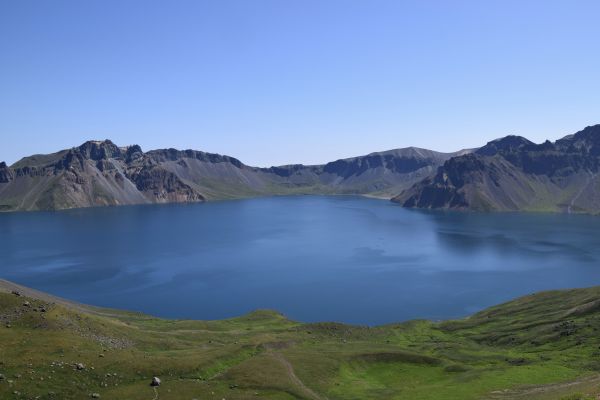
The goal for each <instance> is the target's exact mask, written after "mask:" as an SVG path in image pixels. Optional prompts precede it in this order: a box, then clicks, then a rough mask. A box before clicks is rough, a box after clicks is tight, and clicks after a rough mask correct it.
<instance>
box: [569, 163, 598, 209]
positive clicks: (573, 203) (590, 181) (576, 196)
mask: <svg viewBox="0 0 600 400" xmlns="http://www.w3.org/2000/svg"><path fill="white" fill-rule="evenodd" d="M589 174H590V176H589V177H588V180H587V182H586V184H585V185H584V186H583V187H582V188H581V190H580V191H579V192H578V193H577V194H576V195H575V197H573V199H572V200H571V203H569V206H568V207H567V214H571V213H572V212H573V206H574V205H575V202H576V201H577V200H579V198H580V197H581V195H582V194H583V192H585V189H587V188H588V187H589V186H590V184H591V183H592V181H593V180H594V179H596V174H592V173H591V172H590V173H589Z"/></svg>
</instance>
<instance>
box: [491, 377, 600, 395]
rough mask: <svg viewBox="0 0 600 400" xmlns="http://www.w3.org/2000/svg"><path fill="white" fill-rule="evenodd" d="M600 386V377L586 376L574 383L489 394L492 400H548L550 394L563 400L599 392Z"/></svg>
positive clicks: (527, 387) (553, 384)
mask: <svg viewBox="0 0 600 400" xmlns="http://www.w3.org/2000/svg"><path fill="white" fill-rule="evenodd" d="M598 385H600V375H592V376H586V377H584V378H580V379H577V380H574V381H569V382H563V383H551V384H548V385H538V386H526V387H522V388H516V389H506V390H499V391H495V392H492V393H490V394H489V396H488V397H487V399H490V400H508V399H527V400H533V399H538V398H544V399H546V398H548V397H547V396H548V395H549V394H555V395H556V398H557V399H559V398H562V397H563V396H565V395H568V394H569V393H572V392H573V391H581V392H584V391H586V389H587V390H589V389H592V388H593V389H595V390H598Z"/></svg>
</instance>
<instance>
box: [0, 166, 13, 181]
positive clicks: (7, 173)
mask: <svg viewBox="0 0 600 400" xmlns="http://www.w3.org/2000/svg"><path fill="white" fill-rule="evenodd" d="M14 178H15V173H14V172H13V170H12V169H10V168H9V167H8V166H7V165H6V163H5V162H0V183H8V182H11V181H12V180H13V179H14Z"/></svg>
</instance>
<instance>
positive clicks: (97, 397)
mask: <svg viewBox="0 0 600 400" xmlns="http://www.w3.org/2000/svg"><path fill="white" fill-rule="evenodd" d="M99 398H100V394H99V393H92V399H99Z"/></svg>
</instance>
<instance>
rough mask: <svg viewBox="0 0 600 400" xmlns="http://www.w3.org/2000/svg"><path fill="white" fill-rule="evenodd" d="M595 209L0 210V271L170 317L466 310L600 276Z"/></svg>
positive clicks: (253, 204) (274, 202) (396, 317)
mask: <svg viewBox="0 0 600 400" xmlns="http://www.w3.org/2000/svg"><path fill="white" fill-rule="evenodd" d="M599 233H600V217H592V216H583V215H562V214H561V215H557V214H525V213H524V214H518V213H514V214H512V213H511V214H506V213H503V214H479V213H458V212H423V211H414V210H406V209H403V208H401V207H400V206H398V205H395V204H392V203H391V202H388V201H383V200H375V199H366V198H360V197H342V196H338V197H327V196H323V197H321V196H297V197H270V198H260V199H251V200H239V201H225V202H215V203H207V204H189V205H163V206H131V207H117V208H96V209H81V210H72V211H61V212H39V213H10V214H0V277H2V278H4V279H8V280H11V281H15V282H18V283H21V284H23V285H27V286H30V287H33V288H36V289H40V290H43V291H47V292H49V293H52V294H55V295H58V296H62V297H66V298H69V299H73V300H76V301H79V302H83V303H88V304H93V305H98V306H106V307H115V308H123V309H130V310H137V311H143V312H146V313H150V314H153V315H157V316H162V317H170V318H196V319H219V318H225V317H232V316H237V315H241V314H244V313H246V312H249V311H252V310H255V309H259V308H270V309H276V310H278V311H281V312H282V313H284V314H286V315H287V316H289V317H290V318H293V319H297V320H301V321H324V320H328V321H341V322H349V323H359V324H382V323H388V322H396V321H403V320H407V319H413V318H429V319H447V318H453V317H462V316H466V315H468V314H471V313H473V312H475V311H478V310H480V309H482V308H485V307H487V306H490V305H493V304H497V303H500V302H503V301H506V300H509V299H512V298H514V297H516V296H519V295H524V294H529V293H532V292H535V291H540V290H545V289H557V288H569V287H583V286H593V285H598V284H600V234H599Z"/></svg>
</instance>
